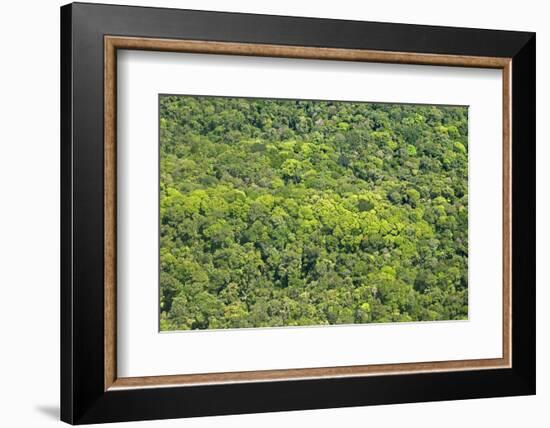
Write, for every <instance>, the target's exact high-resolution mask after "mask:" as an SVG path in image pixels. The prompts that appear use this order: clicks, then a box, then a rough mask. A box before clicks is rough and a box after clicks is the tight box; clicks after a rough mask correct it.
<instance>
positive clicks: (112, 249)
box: [103, 43, 117, 390]
mask: <svg viewBox="0 0 550 428" xmlns="http://www.w3.org/2000/svg"><path fill="white" fill-rule="evenodd" d="M104 114H105V124H104V142H103V145H104V149H103V150H104V172H103V174H104V177H103V179H104V193H103V198H104V262H103V265H104V282H105V284H104V293H105V296H104V308H105V309H104V312H105V313H104V324H105V327H104V328H105V339H104V341H105V343H104V352H105V357H104V360H105V368H104V378H105V379H104V385H105V390H107V389H108V388H109V387H110V386H111V384H112V383H113V382H114V381H115V380H116V271H117V270H116V259H117V257H116V225H117V220H116V210H117V208H116V193H117V192H116V188H117V180H116V174H117V167H116V49H115V47H114V46H113V44H111V43H105V64H104Z"/></svg>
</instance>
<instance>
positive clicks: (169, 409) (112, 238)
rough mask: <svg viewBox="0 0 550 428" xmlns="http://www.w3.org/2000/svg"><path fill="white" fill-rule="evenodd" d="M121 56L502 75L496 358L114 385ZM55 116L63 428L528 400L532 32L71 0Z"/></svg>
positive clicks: (531, 371) (531, 361) (531, 370)
mask: <svg viewBox="0 0 550 428" xmlns="http://www.w3.org/2000/svg"><path fill="white" fill-rule="evenodd" d="M281 29H284V31H282V30H281ZM117 49H138V50H153V51H172V52H194V53H207V54H226V55H227V54H230V55H249V56H268V57H287V58H312V59H326V60H329V59H330V60H347V61H366V62H385V63H405V64H430V65H445V66H462V67H481V68H496V69H501V70H502V73H503V101H504V104H503V116H502V117H503V159H502V160H500V162H502V163H503V183H504V185H503V204H504V205H503V208H504V209H503V270H504V271H503V278H504V281H503V328H502V334H503V353H502V355H503V357H502V358H501V359H491V360H469V361H468V360H466V361H465V360H461V361H454V362H453V361H443V362H426V363H409V364H387V365H379V366H373V365H370V366H349V367H327V368H311V369H293V370H270V371H261V372H258V371H256V372H240V373H222V374H201V375H174V376H156V377H148V378H118V377H117V376H116V51H117ZM61 109H62V110H61V130H62V141H61V168H62V171H61V192H62V194H61V196H62V197H61V201H62V202H61V215H62V218H61V230H62V235H61V244H62V245H61V251H62V254H61V277H62V283H61V287H62V290H61V374H62V376H61V418H62V420H64V421H66V422H69V423H73V424H80V423H95V422H114V421H128V420H142V419H161V418H174V417H186V416H200V415H219V414H229V413H249V412H267V411H277V410H296V409H311V408H324V407H343V406H358V405H368V404H385V403H402V402H415V401H429V400H430V401H431V400H449V399H464V398H477V397H491V396H505V395H525V394H533V393H534V392H535V257H534V255H535V35H534V34H533V33H523V32H508V31H493V30H477V29H475V30H474V29H462V28H444V27H427V26H417V25H405V24H383V23H369V22H356V21H338V20H326V19H310V18H291V17H280V16H265V15H248V14H231V13H218V12H199V11H186V10H175V9H156V8H140V7H127V6H106V5H92V4H80V3H77V4H71V5H67V6H64V7H62V9H61ZM496 161H499V160H494V159H488V160H487V162H496ZM512 171H513V175H512ZM151 386H154V387H155V388H150V387H151Z"/></svg>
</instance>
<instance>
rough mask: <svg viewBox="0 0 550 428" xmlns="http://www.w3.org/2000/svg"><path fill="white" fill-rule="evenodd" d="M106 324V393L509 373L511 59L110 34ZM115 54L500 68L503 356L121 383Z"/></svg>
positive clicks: (107, 57) (107, 41) (106, 45)
mask: <svg viewBox="0 0 550 428" xmlns="http://www.w3.org/2000/svg"><path fill="white" fill-rule="evenodd" d="M104 48H105V49H104V52H105V58H104V90H105V93H104V103H105V105H104V108H105V109H104V114H105V116H104V156H105V160H104V180H105V184H104V203H105V208H104V214H105V225H104V226H105V236H104V239H105V243H104V266H105V268H104V280H105V284H104V293H105V294H104V300H105V301H104V308H105V309H104V323H105V336H104V337H105V347H104V352H105V355H104V362H105V365H104V370H105V390H111V389H128V388H154V387H168V386H175V385H179V386H185V385H188V386H192V385H204V384H223V383H241V382H260V381H275V380H277V381H281V380H298V379H311V378H339V377H360V376H372V375H393V374H406V373H422V372H441V371H461V370H462V371H463V370H482V369H496V368H506V367H511V358H512V356H511V340H512V337H511V326H512V320H511V287H512V284H511V269H512V266H511V244H512V243H511V224H512V223H511V221H512V218H511V210H512V207H511V183H512V182H511V180H512V170H511V144H512V142H511V60H510V59H509V58H500V57H476V56H460V55H435V54H418V53H404V52H383V51H369V50H358V49H334V48H319V47H301V46H282V45H264V44H247V43H229V42H212V41H196V40H170V39H153V38H135V37H118V36H106V37H105V38H104ZM117 49H132V50H149V51H169V52H186V53H203V54H220V55H249V56H265V57H283V58H303V59H323V60H338V61H364V62H380V63H397V64H421V65H443V66H458V67H477V68H495V69H502V72H503V158H502V162H503V253H502V255H503V328H502V334H503V352H502V358H496V359H476V360H459V361H437V362H422V363H406V364H379V365H361V366H346V367H324V368H305V369H285V370H262V371H247V372H231V373H204V374H188V375H173V376H148V377H130V378H118V377H117V375H116V373H117V371H116V340H117V339H116V52H117Z"/></svg>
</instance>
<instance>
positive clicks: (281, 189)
mask: <svg viewBox="0 0 550 428" xmlns="http://www.w3.org/2000/svg"><path fill="white" fill-rule="evenodd" d="M467 118H468V112H467V108H466V107H456V106H427V105H403V104H375V103H358V102H329V101H295V100H268V99H246V98H219V97H199V96H161V97H160V233H161V237H160V240H161V241H160V326H161V330H188V329H207V328H208V329H222V328H241V327H271V326H300V325H326V324H352V323H371V322H397V321H423V320H454V319H465V318H467V316H468V282H467V281H468V194H467V190H468V178H467V174H468V153H467V152H468V119H467Z"/></svg>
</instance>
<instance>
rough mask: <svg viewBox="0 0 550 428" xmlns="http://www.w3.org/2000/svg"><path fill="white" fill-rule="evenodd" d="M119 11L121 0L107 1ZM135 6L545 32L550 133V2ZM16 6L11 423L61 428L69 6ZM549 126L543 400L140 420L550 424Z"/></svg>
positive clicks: (5, 338) (0, 177) (541, 240)
mask: <svg viewBox="0 0 550 428" xmlns="http://www.w3.org/2000/svg"><path fill="white" fill-rule="evenodd" d="M104 2H107V3H110V2H109V1H104ZM126 3H130V4H142V5H158V6H172V7H187V8H196V9H212V10H228V11H242V12H256V13H272V14H286V15H301V16H317V17H326V18H345V19H362V20H371V21H393V22H407V23H414V24H434V25H455V26H465V27H490V28H500V29H511V30H513V29H516V30H530V31H537V46H538V49H537V54H538V58H537V62H538V70H537V75H538V77H539V79H538V80H539V81H538V83H537V84H538V96H537V120H538V123H539V125H542V124H544V123H546V122H547V118H548V117H549V116H550V104H549V101H548V99H549V98H548V97H549V96H550V86H549V81H548V79H547V78H546V77H545V76H548V75H550V68H549V63H548V52H549V51H550V28H549V27H548V23H547V18H548V12H547V11H546V10H544V2H542V1H534V0H525V1H522V2H517V1H503V0H501V1H487V2H480V1H478V0H475V1H474V0H463V1H461V2H459V3H452V5H451V4H449V5H445V4H443V3H441V2H440V1H418V2H410V1H405V0H402V1H396V0H387V1H385V2H358V1H357V0H340V1H338V2H333V1H319V0H317V1H311V2H308V1H302V2H297V1H295V0H277V1H266V2H252V1H248V2H247V1H244V0H243V1H237V0H231V1H227V0H218V1H215V0H188V1H176V0H165V1H154V0H148V1H129V0H128V1H126ZM60 4H62V2H59V1H55V0H41V1H31V0H29V1H25V2H15V1H13V2H4V4H2V8H1V11H0V31H1V35H2V38H1V40H2V42H3V43H2V54H3V55H2V67H1V68H0V75H1V79H0V109H1V112H0V113H1V114H0V118H1V122H0V123H1V126H0V183H2V184H1V185H0V192H1V196H2V202H3V203H2V206H1V208H0V260H2V262H1V265H0V286H1V287H0V321H1V324H0V325H1V326H2V327H1V328H2V330H1V332H2V341H1V344H2V345H1V346H2V352H1V353H0V379H1V380H2V382H1V387H0V403H1V404H0V408H1V412H0V424H1V425H2V426H7V427H44V426H58V424H59V422H58V405H59V398H58V397H59V387H58V383H59V368H58V366H59V363H58V361H59V350H58V349H59V333H58V330H59V10H58V7H59V5H60ZM548 138H549V134H548V131H547V129H544V128H543V126H539V127H538V131H537V141H538V153H537V166H538V170H537V174H538V188H537V197H538V204H537V219H538V224H537V230H538V239H537V247H538V253H537V264H538V273H537V277H538V294H537V297H538V305H537V307H538V312H537V321H538V328H537V339H538V352H537V357H538V395H537V396H535V397H512V398H499V399H486V400H466V401H461V402H441V403H419V404H406V405H397V406H378V407H363V408H352V409H328V410H316V411H301V412H286V413H274V414H265V415H243V416H228V417H216V418H199V419H192V420H173V421H155V422H143V423H131V424H126V425H124V426H128V427H134V426H136V427H137V426H155V427H157V426H158V427H176V426H177V427H202V428H206V427H254V428H256V427H258V426H262V427H280V426H285V425H287V426H304V427H308V426H315V427H331V426H367V425H370V426H390V427H391V426H403V427H407V428H413V427H441V426H445V427H446V428H452V427H457V428H458V427H460V428H464V427H468V426H485V425H490V426H499V427H502V428H505V427H517V426H530V427H531V426H532V427H538V426H546V425H548V418H549V417H548V412H547V409H548V405H549V404H550V367H549V365H548V361H549V356H550V354H549V352H550V347H549V345H550V327H549V326H550V315H549V312H548V311H546V312H545V309H546V308H545V307H546V306H547V305H545V304H544V302H547V301H548V300H549V299H550V292H549V291H548V285H549V281H550V266H549V263H548V260H549V259H550V251H549V247H548V245H549V244H548V242H550V229H549V227H550V226H549V224H548V221H547V219H548V218H549V217H550V202H549V200H550V194H549V190H550V189H549V187H548V186H549V185H548V183H550V168H548V167H547V164H548V162H549V161H550V148H549V146H548V144H547V142H548ZM545 219H546V220H545Z"/></svg>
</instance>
